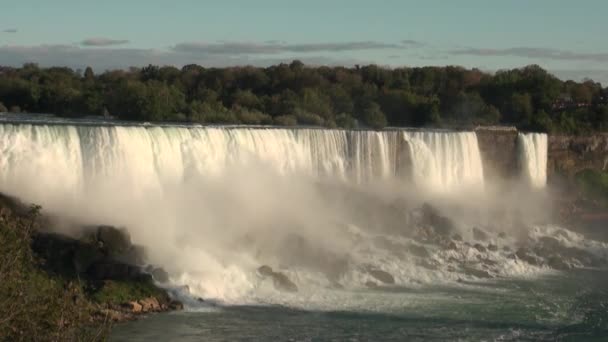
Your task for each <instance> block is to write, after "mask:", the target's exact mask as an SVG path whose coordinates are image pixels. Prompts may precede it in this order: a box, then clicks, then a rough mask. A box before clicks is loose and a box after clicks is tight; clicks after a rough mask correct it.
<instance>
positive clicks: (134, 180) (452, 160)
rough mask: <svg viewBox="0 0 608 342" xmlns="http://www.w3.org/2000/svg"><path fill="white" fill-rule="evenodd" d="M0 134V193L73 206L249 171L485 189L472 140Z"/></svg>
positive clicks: (69, 130) (442, 136)
mask: <svg viewBox="0 0 608 342" xmlns="http://www.w3.org/2000/svg"><path fill="white" fill-rule="evenodd" d="M0 134H1V136H2V138H1V139H0V168H1V169H2V171H3V172H2V175H0V182H1V184H0V185H1V186H2V189H3V190H4V191H14V192H16V193H19V194H20V195H23V196H27V197H28V198H29V197H30V196H32V198H31V200H33V201H40V200H44V196H42V195H41V194H42V193H46V194H49V193H65V192H66V191H67V192H69V195H70V196H73V197H74V198H77V197H79V196H81V195H82V194H83V193H85V192H87V191H88V190H90V189H91V188H94V187H106V188H107V187H113V188H115V189H117V190H118V189H124V187H127V188H128V189H130V191H133V192H140V193H141V194H142V196H143V194H145V193H147V192H148V191H153V192H156V193H159V194H160V193H162V191H163V187H165V186H167V185H175V184H179V183H182V182H183V181H184V180H185V179H190V178H197V177H213V176H216V175H218V174H221V173H222V172H224V170H225V169H226V168H227V167H242V168H247V167H252V166H254V165H255V166H256V167H267V168H270V169H272V170H273V171H276V172H277V173H279V174H281V175H296V174H297V175H305V176H310V177H317V178H318V177H335V178H339V179H342V180H345V181H349V182H353V183H364V182H368V181H372V180H383V179H391V178H403V176H402V175H403V174H407V175H409V176H410V177H412V180H413V181H414V183H415V184H416V185H418V186H420V187H423V188H424V189H425V190H436V191H448V190H450V189H452V188H453V187H455V186H458V185H460V186H471V187H481V186H482V185H483V168H482V163H481V157H480V155H479V148H478V146H477V139H476V136H475V134H474V133H471V132H409V131H381V132H374V131H345V130H325V129H278V128H238V127H227V128H222V127H205V128H202V127H192V128H185V127H157V126H152V127H142V126H73V125H31V124H2V125H0ZM404 149H406V150H407V151H404ZM404 154H407V155H408V157H409V158H410V160H409V162H404V159H405V157H403V155H404ZM403 168H409V170H407V172H401V171H403V170H402V169H403ZM400 180H402V181H406V179H400ZM27 184H30V185H31V184H36V185H35V186H27ZM23 191H26V192H29V193H25V194H24V193H23ZM44 202H46V201H44Z"/></svg>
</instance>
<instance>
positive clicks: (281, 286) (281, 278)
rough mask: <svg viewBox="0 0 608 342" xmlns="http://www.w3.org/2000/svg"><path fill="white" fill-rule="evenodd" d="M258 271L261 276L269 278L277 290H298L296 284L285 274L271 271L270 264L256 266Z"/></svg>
mask: <svg viewBox="0 0 608 342" xmlns="http://www.w3.org/2000/svg"><path fill="white" fill-rule="evenodd" d="M258 273H259V274H260V275H262V276H263V277H268V278H271V279H272V282H273V285H274V288H275V289H277V290H279V291H286V292H297V291H298V286H297V285H296V284H295V283H294V282H292V281H291V280H290V279H289V278H288V277H287V276H286V275H285V274H283V273H280V272H275V271H273V270H272V268H271V267H270V266H267V265H264V266H261V267H260V268H258Z"/></svg>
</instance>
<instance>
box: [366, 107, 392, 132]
mask: <svg viewBox="0 0 608 342" xmlns="http://www.w3.org/2000/svg"><path fill="white" fill-rule="evenodd" d="M361 120H362V121H363V123H364V124H365V125H366V126H368V127H371V128H375V129H381V128H384V127H386V125H387V121H386V116H385V115H384V113H383V112H382V110H381V109H380V106H379V105H378V104H377V103H376V102H370V103H368V104H366V105H364V107H363V108H362V110H361Z"/></svg>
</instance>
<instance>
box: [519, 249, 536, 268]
mask: <svg viewBox="0 0 608 342" xmlns="http://www.w3.org/2000/svg"><path fill="white" fill-rule="evenodd" d="M515 256H517V258H518V259H519V260H522V261H525V262H527V263H528V264H530V265H535V266H541V265H542V260H540V259H539V258H538V257H537V256H536V255H534V253H533V252H532V251H531V250H530V249H528V248H526V247H522V248H520V249H518V250H517V252H515Z"/></svg>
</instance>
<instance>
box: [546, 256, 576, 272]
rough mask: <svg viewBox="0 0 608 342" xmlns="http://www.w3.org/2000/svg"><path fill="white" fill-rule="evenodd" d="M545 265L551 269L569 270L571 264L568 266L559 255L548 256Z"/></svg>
mask: <svg viewBox="0 0 608 342" xmlns="http://www.w3.org/2000/svg"><path fill="white" fill-rule="evenodd" d="M547 265H549V267H551V268H553V269H556V270H560V271H566V270H569V269H571V268H572V266H570V265H569V264H568V263H567V262H566V261H564V260H563V259H562V258H561V257H560V256H552V257H550V258H549V260H548V261H547Z"/></svg>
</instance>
